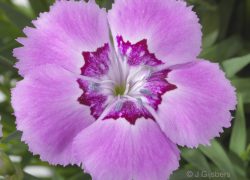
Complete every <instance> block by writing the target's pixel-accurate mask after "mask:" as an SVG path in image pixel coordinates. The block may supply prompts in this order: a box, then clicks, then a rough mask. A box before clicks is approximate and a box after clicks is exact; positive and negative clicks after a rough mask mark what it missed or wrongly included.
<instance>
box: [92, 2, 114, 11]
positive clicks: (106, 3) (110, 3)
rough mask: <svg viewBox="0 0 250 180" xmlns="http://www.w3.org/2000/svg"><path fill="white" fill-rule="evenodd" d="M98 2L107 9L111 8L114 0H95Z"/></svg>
mask: <svg viewBox="0 0 250 180" xmlns="http://www.w3.org/2000/svg"><path fill="white" fill-rule="evenodd" d="M95 2H96V4H98V5H99V6H100V7H101V8H106V9H107V10H109V9H111V7H112V3H113V2H114V0H95Z"/></svg>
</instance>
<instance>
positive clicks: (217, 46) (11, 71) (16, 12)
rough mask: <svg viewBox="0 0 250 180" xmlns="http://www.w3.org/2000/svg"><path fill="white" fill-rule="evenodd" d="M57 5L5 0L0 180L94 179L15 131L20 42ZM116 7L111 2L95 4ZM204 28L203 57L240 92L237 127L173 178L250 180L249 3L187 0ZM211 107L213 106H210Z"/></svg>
mask: <svg viewBox="0 0 250 180" xmlns="http://www.w3.org/2000/svg"><path fill="white" fill-rule="evenodd" d="M52 3H53V0H0V115H1V117H2V120H1V123H2V124H3V134H4V136H3V138H2V139H0V179H6V180H8V179H13V180H19V179H25V180H36V179H54V180H81V179H91V178H90V176H89V175H87V174H84V173H83V172H82V170H81V169H80V168H79V167H74V166H68V167H61V166H50V165H49V164H48V163H46V162H41V161H40V159H39V157H38V156H33V155H32V154H31V153H30V152H29V151H28V148H27V145H25V144H24V143H22V142H21V140H20V139H21V132H18V131H16V128H15V117H14V116H13V115H12V113H13V110H12V108H11V105H10V89H11V88H12V87H14V86H15V83H16V81H18V80H20V76H19V75H18V73H17V70H16V69H15V68H13V64H14V63H15V59H14V58H13V56H12V50H13V48H15V47H17V46H19V45H18V43H17V42H16V41H15V39H16V38H17V37H18V36H23V33H22V29H23V28H24V27H25V26H30V25H31V20H32V19H34V18H36V17H37V16H38V14H39V13H40V12H42V11H48V9H49V5H50V4H52ZM96 3H98V4H99V5H100V6H101V7H105V8H107V9H110V8H111V4H112V2H111V0H96ZM188 3H189V4H191V5H193V6H194V11H196V12H197V14H198V16H199V17H200V23H201V24H202V27H203V29H202V30H203V51H202V52H201V54H200V57H201V58H205V59H209V60H211V61H213V62H218V63H220V65H221V67H222V69H223V70H224V71H225V72H226V74H227V77H228V78H230V80H231V81H232V84H233V85H234V86H235V87H236V89H237V94H238V107H237V110H236V111H235V112H232V113H233V115H234V116H235V118H234V119H233V121H232V127H231V128H229V129H225V132H224V133H223V134H222V135H221V137H220V138H217V139H216V140H214V141H212V143H211V146H209V147H203V146H201V147H199V148H198V149H187V148H181V151H182V154H181V156H182V159H181V161H180V168H179V170H177V171H175V172H174V174H173V175H172V176H171V178H170V179H172V180H182V179H184V180H185V179H196V180H197V179H232V180H247V179H250V166H249V162H250V122H249V121H248V120H249V119H250V0H188ZM208 108H209V107H208Z"/></svg>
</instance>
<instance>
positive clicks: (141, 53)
mask: <svg viewBox="0 0 250 180" xmlns="http://www.w3.org/2000/svg"><path fill="white" fill-rule="evenodd" d="M33 24H34V26H35V27H34V28H31V27H27V28H25V29H24V33H25V34H26V36H27V37H25V38H19V39H18V42H20V43H21V44H22V45H23V47H20V48H17V49H15V50H14V55H15V56H16V57H17V59H18V62H17V64H16V67H17V68H18V69H19V73H20V74H21V75H22V76H23V77H24V79H23V80H22V81H20V82H19V83H18V84H17V87H16V88H15V89H14V90H13V91H12V105H13V107H14V110H15V116H16V123H17V129H18V130H21V131H23V136H22V140H23V141H25V142H26V143H27V144H28V145H29V148H30V151H32V152H33V153H34V154H39V155H40V157H41V159H42V160H45V161H48V162H50V163H51V164H62V165H67V164H80V163H82V166H83V168H84V170H85V171H86V172H88V173H90V174H91V175H92V177H93V179H102V180H111V179H115V180H120V179H121V180H123V179H124V180H127V179H135V180H141V179H142V180H146V179H149V180H154V179H156V180H160V179H163V180H165V179H166V178H167V177H169V175H170V174H171V173H172V171H174V170H176V169H177V168H178V166H179V163H178V161H179V159H180V155H179V150H178V147H177V145H180V146H187V147H197V146H198V145H199V144H205V145H206V144H209V140H211V139H212V138H214V137H215V136H219V133H220V132H222V131H223V127H230V121H231V119H232V117H231V113H230V110H234V109H235V105H236V97H235V92H234V88H233V87H232V86H231V84H230V82H229V81H228V80H227V79H226V78H225V75H224V73H223V72H222V71H221V70H220V68H219V65H218V64H215V63H210V62H208V61H205V60H198V59H197V55H198V54H199V52H200V46H201V26H200V25H199V23H198V18H197V16H196V14H195V13H194V12H193V11H192V9H191V7H187V5H186V3H185V2H184V1H176V0H136V1H134V0H117V1H116V2H115V4H114V5H113V8H112V10H110V11H109V12H108V13H106V12H105V11H104V10H101V9H99V8H98V6H97V5H96V4H95V3H94V2H92V1H91V2H89V3H85V2H83V1H81V2H75V1H72V0H71V1H63V0H62V1H57V2H56V3H55V4H54V5H53V6H52V7H51V9H50V12H49V13H43V14H41V16H40V17H39V18H38V19H37V20H35V21H33ZM109 28H110V30H111V34H112V37H113V41H112V40H110V34H109Z"/></svg>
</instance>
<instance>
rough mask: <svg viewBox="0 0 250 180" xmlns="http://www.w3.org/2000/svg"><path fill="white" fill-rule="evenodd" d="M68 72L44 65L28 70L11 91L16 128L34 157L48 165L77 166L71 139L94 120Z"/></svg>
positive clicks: (74, 78)
mask: <svg viewBox="0 0 250 180" xmlns="http://www.w3.org/2000/svg"><path fill="white" fill-rule="evenodd" d="M76 79H77V78H76V77H74V76H73V75H72V74H71V73H70V72H69V71H67V70H65V69H63V68H60V67H57V66H55V65H43V66H41V67H39V68H36V69H34V70H33V71H30V73H29V74H27V75H26V76H25V78H24V80H22V81H20V82H19V83H18V84H17V87H16V88H14V89H13V91H12V105H13V108H14V112H15V116H16V123H17V129H18V130H20V131H23V136H22V140H23V141H25V142H26V143H27V144H28V145H29V148H30V151H32V152H33V153H34V154H39V155H40V156H41V159H42V160H46V161H49V162H50V163H51V164H62V165H67V164H69V163H76V160H75V159H74V158H73V156H72V141H73V138H74V137H75V136H76V135H77V134H78V133H79V132H80V131H81V130H82V129H84V128H85V127H87V126H88V125H89V124H91V123H92V122H93V121H94V120H93V118H92V116H90V111H89V108H88V107H87V106H83V105H81V104H80V103H79V102H78V101H77V98H78V97H79V96H80V95H81V93H82V91H81V89H80V88H79V87H78V83H77V82H76Z"/></svg>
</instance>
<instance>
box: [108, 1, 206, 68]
mask: <svg viewBox="0 0 250 180" xmlns="http://www.w3.org/2000/svg"><path fill="white" fill-rule="evenodd" d="M108 20H109V24H110V27H111V31H112V34H113V37H116V36H117V35H121V36H122V37H123V38H124V40H125V41H127V40H129V41H130V42H132V43H136V42H139V41H141V40H143V39H146V40H147V43H148V46H149V51H150V52H151V53H155V55H156V58H158V59H160V60H163V61H164V62H166V63H167V64H168V65H174V64H180V63H185V62H189V61H191V60H193V59H194V58H195V57H196V56H197V55H198V54H199V53H200V46H201V26H200V24H199V23H198V18H197V16H196V14H195V13H194V12H193V11H192V8H191V7H187V5H186V2H184V1H176V0H136V1H134V0H118V1H116V2H115V4H114V5H113V8H112V9H111V10H110V11H109V13H108ZM115 43H117V42H115Z"/></svg>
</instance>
